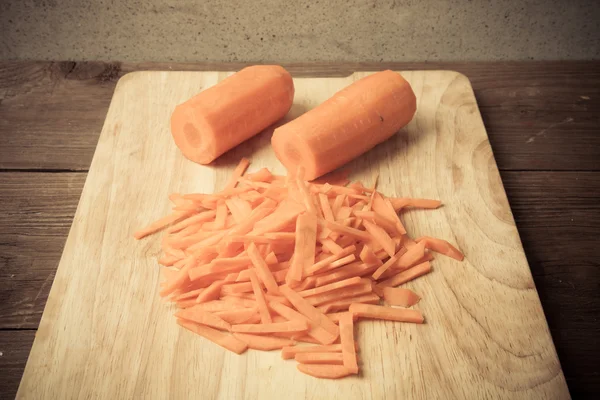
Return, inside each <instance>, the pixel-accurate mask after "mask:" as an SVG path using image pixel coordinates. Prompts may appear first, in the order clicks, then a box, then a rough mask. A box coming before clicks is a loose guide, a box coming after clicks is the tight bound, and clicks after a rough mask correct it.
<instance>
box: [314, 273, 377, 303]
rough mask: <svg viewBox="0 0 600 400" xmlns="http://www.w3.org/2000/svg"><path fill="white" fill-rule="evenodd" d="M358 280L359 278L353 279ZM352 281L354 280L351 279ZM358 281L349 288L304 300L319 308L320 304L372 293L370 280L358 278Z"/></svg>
mask: <svg viewBox="0 0 600 400" xmlns="http://www.w3.org/2000/svg"><path fill="white" fill-rule="evenodd" d="M355 278H359V277H355ZM351 279H354V278H351ZM359 279H360V281H359V283H357V284H354V285H352V286H349V287H343V288H339V289H336V290H332V291H329V292H325V293H321V294H317V295H315V296H310V297H307V298H306V300H307V301H308V302H309V303H310V304H312V305H313V306H315V307H316V306H319V305H322V304H326V303H330V302H335V301H338V300H343V299H345V298H348V297H355V296H360V295H364V294H367V293H371V292H372V291H373V288H372V283H371V280H370V279H366V278H362V279H361V278H359Z"/></svg>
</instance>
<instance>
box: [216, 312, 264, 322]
mask: <svg viewBox="0 0 600 400" xmlns="http://www.w3.org/2000/svg"><path fill="white" fill-rule="evenodd" d="M214 314H215V315H216V316H217V317H219V318H221V319H222V320H224V321H227V322H229V323H230V324H250V323H252V322H248V320H249V319H250V318H252V317H254V316H258V312H257V311H256V309H255V308H240V309H233V310H223V311H216V312H214ZM258 321H260V317H259V318H258Z"/></svg>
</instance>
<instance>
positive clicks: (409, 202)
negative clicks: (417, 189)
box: [390, 197, 442, 211]
mask: <svg viewBox="0 0 600 400" xmlns="http://www.w3.org/2000/svg"><path fill="white" fill-rule="evenodd" d="M390 202H391V203H392V206H393V207H394V209H395V210H396V211H400V210H401V209H403V208H405V207H414V208H429V209H434V208H438V207H440V206H441V205H442V202H441V201H439V200H431V199H410V198H406V197H404V198H390Z"/></svg>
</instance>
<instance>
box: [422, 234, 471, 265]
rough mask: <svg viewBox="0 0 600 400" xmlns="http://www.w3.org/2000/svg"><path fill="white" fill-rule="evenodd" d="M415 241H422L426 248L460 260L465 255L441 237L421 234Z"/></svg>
mask: <svg viewBox="0 0 600 400" xmlns="http://www.w3.org/2000/svg"><path fill="white" fill-rule="evenodd" d="M416 242H417V243H420V242H423V243H424V244H425V247H426V248H427V249H429V250H432V251H435V252H436V253H440V254H444V255H446V256H448V257H451V258H454V259H455V260H458V261H462V260H464V258H465V256H464V255H463V254H462V253H461V252H460V250H458V249H457V248H456V247H454V246H452V245H451V244H450V243H448V242H447V241H445V240H442V239H436V238H432V237H429V236H423V237H420V238H418V239H417V240H416Z"/></svg>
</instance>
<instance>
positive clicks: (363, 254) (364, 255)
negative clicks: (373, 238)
mask: <svg viewBox="0 0 600 400" xmlns="http://www.w3.org/2000/svg"><path fill="white" fill-rule="evenodd" d="M360 259H361V260H362V262H364V263H365V264H367V265H376V266H378V267H380V266H381V265H383V263H382V262H381V260H380V259H379V258H377V256H376V255H375V253H373V250H371V247H369V245H367V244H366V245H364V246H363V248H362V250H361V251H360Z"/></svg>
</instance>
